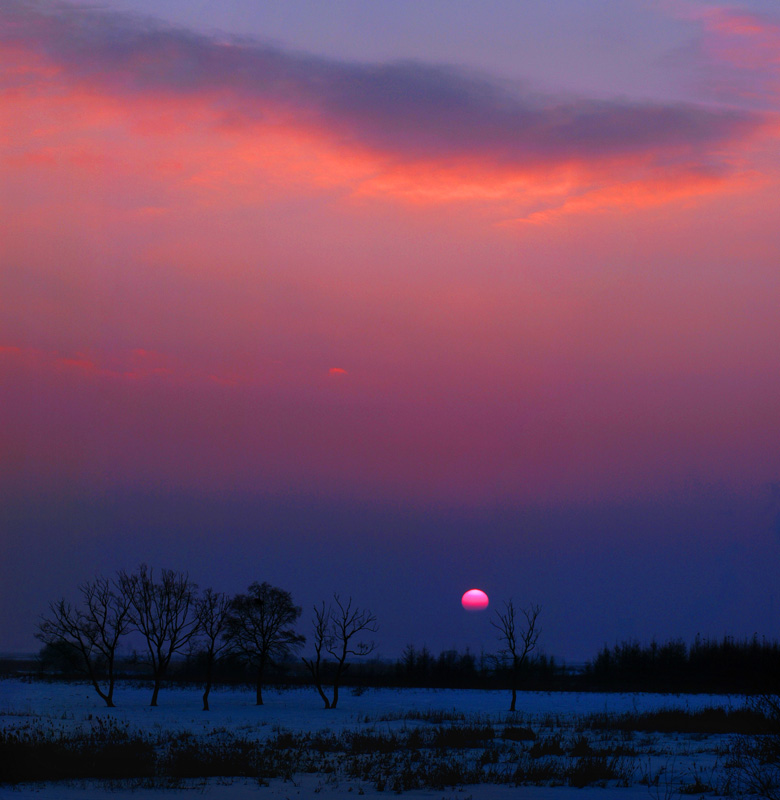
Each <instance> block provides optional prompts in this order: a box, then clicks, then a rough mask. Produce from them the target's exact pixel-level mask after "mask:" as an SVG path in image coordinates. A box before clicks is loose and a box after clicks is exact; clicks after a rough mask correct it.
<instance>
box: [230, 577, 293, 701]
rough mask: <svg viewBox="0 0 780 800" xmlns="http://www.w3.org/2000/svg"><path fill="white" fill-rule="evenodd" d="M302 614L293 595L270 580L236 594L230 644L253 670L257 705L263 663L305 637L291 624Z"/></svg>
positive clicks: (284, 653) (260, 697)
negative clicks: (294, 601)
mask: <svg viewBox="0 0 780 800" xmlns="http://www.w3.org/2000/svg"><path fill="white" fill-rule="evenodd" d="M300 616H301V609H300V606H296V605H295V604H294V603H293V601H292V595H291V594H290V593H289V592H286V591H284V589H278V588H277V587H275V586H271V584H269V583H253V584H252V585H251V586H250V587H249V591H248V593H247V594H239V595H237V596H236V597H235V598H234V599H233V602H232V604H231V612H230V615H229V617H228V638H229V640H230V645H231V648H232V649H233V650H234V651H235V652H236V653H238V654H239V655H240V656H241V657H242V658H243V659H244V661H245V662H246V663H247V664H248V665H249V666H250V667H252V668H253V669H254V670H255V675H256V687H257V691H256V697H257V705H259V706H261V705H263V675H264V673H265V669H266V667H268V666H270V665H271V664H274V663H276V662H278V661H281V660H282V659H284V658H286V657H288V656H289V655H290V653H291V652H292V651H293V650H297V649H298V648H299V647H301V645H302V644H303V643H304V641H305V640H306V639H305V637H304V636H301V635H300V634H297V633H295V631H294V630H293V629H292V626H293V625H294V624H295V623H296V622H297V620H298V618H299V617H300Z"/></svg>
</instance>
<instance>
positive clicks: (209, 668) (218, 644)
mask: <svg viewBox="0 0 780 800" xmlns="http://www.w3.org/2000/svg"><path fill="white" fill-rule="evenodd" d="M230 611H231V600H230V598H229V597H228V596H227V595H224V594H222V593H221V592H215V591H214V590H213V589H206V590H205V591H204V592H203V594H202V595H201V596H200V597H199V598H198V599H197V600H196V602H195V616H196V617H197V620H198V636H197V638H198V640H199V644H200V645H201V647H200V654H202V656H203V659H204V661H205V667H206V676H205V685H204V688H203V710H204V711H208V710H209V693H210V692H211V684H212V681H213V677H214V664H215V663H216V662H217V661H219V659H220V658H221V657H222V656H223V655H224V654H225V653H226V652H227V650H228V648H229V646H230V641H229V640H228V638H227V635H226V634H227V624H228V616H229V614H230Z"/></svg>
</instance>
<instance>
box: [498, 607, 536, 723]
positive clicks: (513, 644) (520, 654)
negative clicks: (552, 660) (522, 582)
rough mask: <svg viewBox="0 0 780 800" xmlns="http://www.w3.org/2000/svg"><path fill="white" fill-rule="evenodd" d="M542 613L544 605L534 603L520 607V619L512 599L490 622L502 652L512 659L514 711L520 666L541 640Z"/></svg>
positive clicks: (511, 707) (510, 708)
mask: <svg viewBox="0 0 780 800" xmlns="http://www.w3.org/2000/svg"><path fill="white" fill-rule="evenodd" d="M541 613H542V607H541V606H537V605H534V604H533V603H532V604H531V605H529V606H528V608H521V609H520V615H522V617H523V620H519V619H518V614H517V612H516V610H515V605H514V602H513V601H512V600H511V599H510V600H509V602H508V603H504V610H503V611H498V610H496V611H495V619H491V620H490V624H491V625H492V626H493V627H494V628H495V629H496V630H497V631H498V638H499V641H500V642H502V643H503V645H504V646H503V647H502V649H501V650H500V653H501V654H502V655H503V656H505V657H509V659H510V668H511V681H512V702H511V704H510V706H509V710H510V711H514V710H515V707H516V705H517V683H518V678H519V673H520V668H521V667H522V666H523V664H524V663H525V661H526V658H527V657H528V654H529V653H530V652H532V651H533V649H534V648H535V647H536V643H537V642H538V641H539V635H540V634H541V629H539V628H538V627H537V621H538V619H539V614H541Z"/></svg>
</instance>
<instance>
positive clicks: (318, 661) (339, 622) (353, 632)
mask: <svg viewBox="0 0 780 800" xmlns="http://www.w3.org/2000/svg"><path fill="white" fill-rule="evenodd" d="M333 600H334V603H335V605H333V606H327V607H326V606H325V603H324V602H323V603H322V605H321V606H320V607H316V606H315V608H314V619H313V623H314V653H315V657H314V658H313V659H306V658H305V659H304V660H303V661H304V663H305V664H306V666H307V667H308V668H309V672H311V674H312V678H313V679H314V685H315V686H316V687H317V691H318V692H319V695H320V697H321V698H322V700H323V702H324V704H325V708H336V706H337V705H338V702H339V687H340V686H341V680H342V678H343V676H344V673H345V672H346V670H347V669H348V668H349V663H348V662H347V659H348V658H349V657H350V656H357V657H362V656H367V655H369V654H370V653H372V652H373V651H374V649H375V647H376V645H375V644H374V642H373V641H369V642H364V641H355V637H356V636H358V635H359V634H361V633H376V632H377V631H378V630H379V626H378V624H377V621H376V616H375V615H374V614H372V613H371V611H369V610H368V609H360V608H358V607H357V606H355V607H354V608H353V607H352V598H351V597H350V598H349V600H348V601H347V602H346V603H344V602H342V600H341V598H340V597H339V595H337V594H334V595H333ZM323 651H324V652H325V653H327V654H328V655H330V656H332V657H333V659H334V662H335V663H334V667H333V677H332V684H333V699H332V700H329V699H328V696H327V695H326V694H325V691H324V689H323V682H324V676H323V673H324V669H325V665H326V662H325V657H324V655H323Z"/></svg>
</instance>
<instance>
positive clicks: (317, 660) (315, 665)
mask: <svg viewBox="0 0 780 800" xmlns="http://www.w3.org/2000/svg"><path fill="white" fill-rule="evenodd" d="M330 615H331V609H330V606H328V607H327V608H326V607H325V601H324V600H323V601H322V604H321V605H320V606H315V607H314V619H313V620H312V622H313V626H314V658H305V657H304V659H303V663H304V664H305V665H306V666H307V667H308V669H309V672H311V676H312V678H313V680H314V685H315V686H316V687H317V691H318V692H319V694H320V697H321V698H322V702H323V703H324V704H325V708H330V698H329V697H328V695H326V694H325V690H324V689H323V688H322V684H323V682H324V678H323V670H324V667H325V654H324V653H323V650H325V651H326V652H327V650H326V647H327V645H328V644H329V643H330V641H331V635H330V630H329V627H330Z"/></svg>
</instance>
